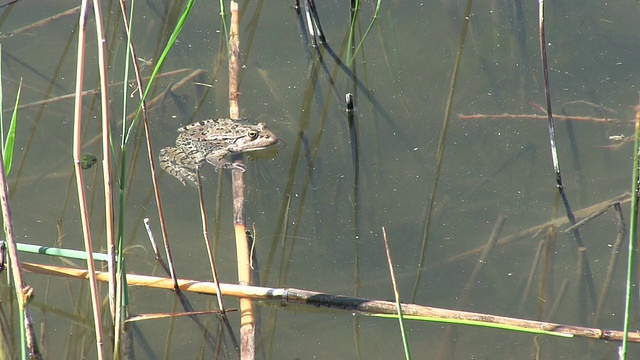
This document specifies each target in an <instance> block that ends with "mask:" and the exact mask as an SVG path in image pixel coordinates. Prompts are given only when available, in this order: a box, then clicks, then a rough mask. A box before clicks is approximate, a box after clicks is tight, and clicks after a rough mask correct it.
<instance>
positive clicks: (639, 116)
mask: <svg viewBox="0 0 640 360" xmlns="http://www.w3.org/2000/svg"><path fill="white" fill-rule="evenodd" d="M639 149H640V99H638V108H636V133H635V143H634V147H633V181H632V183H631V193H632V196H631V215H630V216H631V220H630V221H629V223H630V224H629V248H628V250H627V251H628V254H627V281H626V294H625V302H624V327H623V337H622V349H621V351H620V359H626V358H627V345H628V336H629V320H630V318H631V300H632V295H631V291H632V288H633V260H634V256H633V252H634V250H635V247H636V228H637V226H638V196H639V192H640V189H639V186H640V184H639V183H638V181H639V180H640V179H639V175H638V168H639V167H640V163H639V162H638V161H639V159H638V150H639Z"/></svg>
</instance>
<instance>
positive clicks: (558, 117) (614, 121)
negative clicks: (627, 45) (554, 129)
mask: <svg viewBox="0 0 640 360" xmlns="http://www.w3.org/2000/svg"><path fill="white" fill-rule="evenodd" d="M553 118H554V119H555V120H566V121H591V122H599V123H611V124H622V123H624V124H629V125H631V124H632V123H633V122H632V121H630V120H622V119H612V118H598V117H593V116H565V115H555V116H554V117H553ZM458 119H460V120H489V119H531V120H548V119H549V118H548V116H547V115H535V114H474V115H464V114H458Z"/></svg>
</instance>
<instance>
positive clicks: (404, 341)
mask: <svg viewBox="0 0 640 360" xmlns="http://www.w3.org/2000/svg"><path fill="white" fill-rule="evenodd" d="M382 238H383V240H384V250H385V252H386V255H387V265H389V275H391V284H392V285H393V295H394V296H395V300H396V308H397V309H398V320H399V321H400V333H401V334H402V344H403V347H404V355H405V358H407V359H411V352H410V351H409V344H408V340H407V338H406V335H407V332H406V330H405V328H404V318H403V316H402V302H400V291H399V290H398V283H397V282H396V274H395V272H394V271H393V262H392V261H391V252H390V251H389V241H388V240H387V230H385V228H384V226H383V227H382Z"/></svg>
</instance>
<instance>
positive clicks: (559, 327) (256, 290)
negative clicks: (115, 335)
mask: <svg viewBox="0 0 640 360" xmlns="http://www.w3.org/2000/svg"><path fill="white" fill-rule="evenodd" d="M22 269H23V270H25V271H30V272H34V273H36V272H37V273H40V274H45V275H55V276H65V277H74V278H81V279H88V277H89V274H88V272H87V270H85V269H73V268H64V267H60V266H53V265H41V264H33V263H22ZM95 277H96V279H98V280H100V281H108V280H109V275H108V273H106V272H103V271H97V272H96V273H95ZM127 283H128V284H129V286H145V287H148V288H157V289H166V290H173V281H172V280H171V279H169V278H161V277H156V276H146V275H135V274H127ZM178 285H179V286H180V289H181V290H182V291H190V292H196V293H201V294H210V295H215V294H216V286H215V285H214V284H213V283H212V282H203V281H195V280H187V279H178ZM220 289H221V290H222V295H225V296H238V297H243V298H252V299H270V300H273V301H278V302H280V303H284V304H287V303H289V304H304V305H311V306H315V307H321V308H326V309H333V310H343V311H346V312H348V313H352V312H358V313H361V314H397V312H398V309H397V308H396V304H395V303H394V302H392V301H381V300H372V299H365V298H356V297H350V296H342V295H333V294H326V293H321V292H316V291H309V290H303V289H294V288H267V287H261V286H246V285H238V284H226V283H220ZM402 313H403V314H404V315H405V316H423V317H429V318H432V319H433V320H434V321H444V320H446V319H457V320H470V321H479V322H488V323H494V324H504V325H512V326H517V327H520V328H526V329H535V330H545V331H551V332H555V333H559V334H570V335H573V336H576V337H583V338H589V339H600V340H605V341H621V340H622V331H618V330H607V329H597V328H588V327H582V326H573V325H564V324H557V323H550V322H544V321H534V320H525V319H518V318H511V317H506V316H495V315H490V314H482V313H473V312H468V311H457V310H450V309H443V308H436V307H430V306H423V305H417V304H403V305H402ZM629 341H632V342H638V343H640V332H633V333H629Z"/></svg>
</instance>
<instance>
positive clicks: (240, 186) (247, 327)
mask: <svg viewBox="0 0 640 360" xmlns="http://www.w3.org/2000/svg"><path fill="white" fill-rule="evenodd" d="M230 10H231V26H230V29H229V117H231V118H232V119H239V118H240V110H239V106H238V78H239V73H240V35H239V33H238V31H239V28H240V25H239V24H240V15H239V14H238V3H237V2H236V1H233V0H232V1H231V4H230ZM231 178H232V183H233V225H234V229H235V235H236V253H237V261H238V282H239V283H240V284H241V285H250V284H251V268H250V263H251V262H250V251H249V242H248V239H247V233H246V226H245V222H244V207H243V205H244V174H243V173H242V171H239V170H237V169H233V170H232V171H231ZM240 313H241V314H242V315H241V317H240V342H241V344H240V358H241V359H243V360H246V359H255V320H254V317H253V303H252V302H251V300H250V299H248V298H240Z"/></svg>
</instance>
